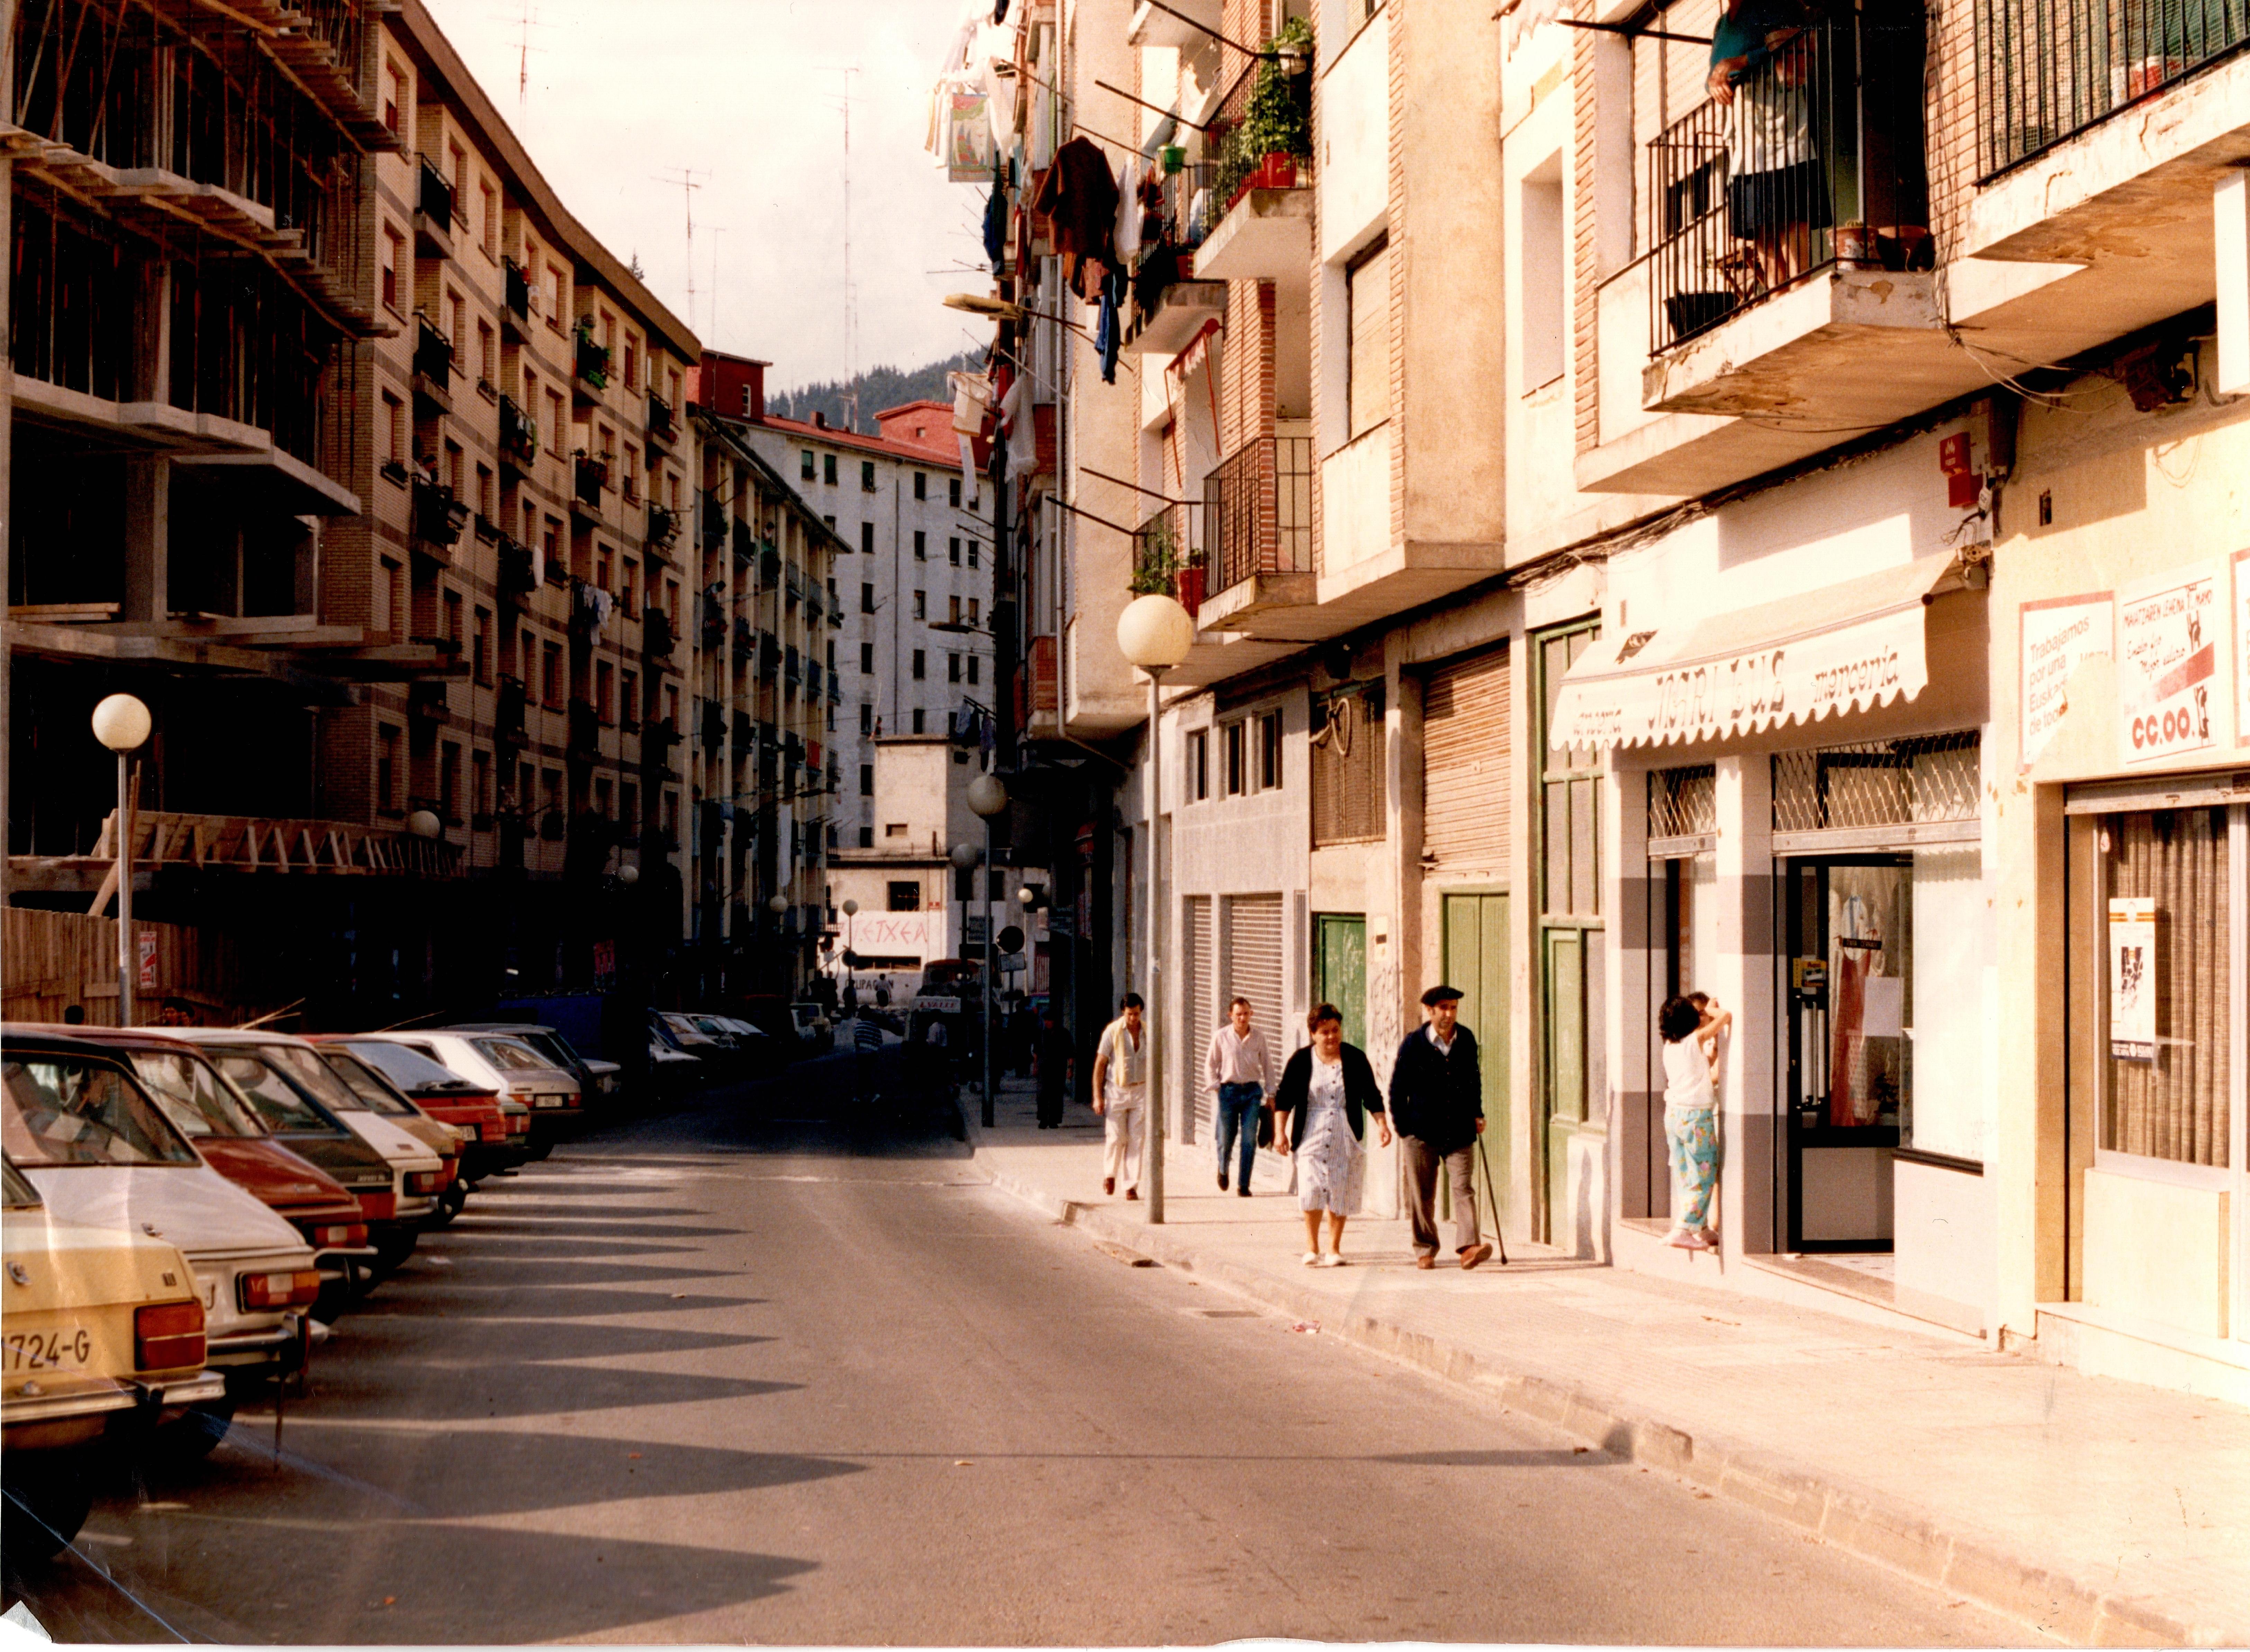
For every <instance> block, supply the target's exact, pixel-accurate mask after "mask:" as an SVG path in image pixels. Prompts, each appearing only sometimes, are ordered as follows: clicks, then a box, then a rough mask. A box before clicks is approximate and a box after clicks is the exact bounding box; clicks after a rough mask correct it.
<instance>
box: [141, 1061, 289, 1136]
mask: <svg viewBox="0 0 2250 1652" xmlns="http://www.w3.org/2000/svg"><path fill="white" fill-rule="evenodd" d="M132 1061H133V1071H134V1072H135V1075H138V1076H139V1078H140V1080H141V1083H142V1084H143V1085H145V1086H146V1087H147V1088H148V1094H149V1095H151V1096H155V1098H156V1105H157V1106H159V1107H161V1108H162V1109H164V1116H165V1117H167V1118H169V1119H170V1120H171V1121H172V1123H174V1124H176V1125H177V1126H178V1127H179V1129H180V1130H181V1131H182V1132H183V1134H185V1135H188V1136H190V1137H195V1136H263V1135H265V1134H266V1127H265V1126H264V1125H263V1124H260V1123H259V1122H258V1115H257V1113H256V1112H255V1111H254V1110H252V1107H251V1105H250V1102H249V1101H248V1100H247V1099H246V1098H245V1097H244V1096H243V1095H242V1094H241V1092H240V1091H238V1090H237V1089H234V1088H233V1087H232V1086H231V1085H229V1084H228V1083H227V1082H226V1081H225V1080H224V1079H222V1078H221V1077H220V1076H219V1075H217V1073H215V1072H213V1071H212V1070H211V1064H210V1063H209V1062H208V1061H204V1060H202V1059H201V1058H200V1057H197V1056H194V1055H190V1054H188V1053H187V1052H186V1051H184V1050H135V1051H134V1052H133V1055H132Z"/></svg>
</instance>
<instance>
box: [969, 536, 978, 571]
mask: <svg viewBox="0 0 2250 1652" xmlns="http://www.w3.org/2000/svg"><path fill="white" fill-rule="evenodd" d="M969 565H970V567H971V568H974V567H975V566H976V565H977V542H976V541H975V540H973V539H972V540H970V542H969Z"/></svg>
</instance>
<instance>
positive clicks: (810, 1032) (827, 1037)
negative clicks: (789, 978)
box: [789, 1001, 836, 1054]
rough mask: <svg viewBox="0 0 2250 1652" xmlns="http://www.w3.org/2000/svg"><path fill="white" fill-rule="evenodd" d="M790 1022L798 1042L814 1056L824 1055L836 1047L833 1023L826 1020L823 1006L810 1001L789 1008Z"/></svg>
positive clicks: (826, 1015)
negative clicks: (793, 1025) (812, 1052)
mask: <svg viewBox="0 0 2250 1652" xmlns="http://www.w3.org/2000/svg"><path fill="white" fill-rule="evenodd" d="M789 1014H790V1020H791V1021H792V1022H793V1023H795V1025H796V1028H797V1040H798V1042H800V1043H802V1044H804V1046H805V1047H807V1048H809V1049H811V1050H812V1051H814V1052H815V1053H816V1054H825V1053H826V1052H827V1051H829V1050H832V1049H833V1048H834V1047H836V1026H835V1023H834V1022H832V1020H829V1018H828V1009H827V1006H825V1005H822V1004H815V1003H812V1002H810V1001H805V1002H800V1003H796V1004H792V1005H790V1006H789Z"/></svg>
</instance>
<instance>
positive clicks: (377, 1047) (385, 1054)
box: [344, 1038, 477, 1090]
mask: <svg viewBox="0 0 2250 1652" xmlns="http://www.w3.org/2000/svg"><path fill="white" fill-rule="evenodd" d="M344 1047H345V1048H346V1049H348V1050H349V1051H350V1052H351V1053H352V1054H355V1055H356V1056H358V1057H359V1058H360V1060H362V1061H365V1062H366V1063H367V1064H368V1065H369V1067H371V1068H374V1069H375V1070H376V1072H378V1073H380V1074H382V1075H383V1077H385V1078H387V1079H389V1080H390V1082H392V1083H394V1084H396V1085H397V1086H398V1087H399V1088H400V1089H408V1090H417V1089H426V1088H429V1087H431V1086H433V1085H451V1086H452V1088H453V1089H476V1088H477V1087H476V1086H475V1085H473V1084H472V1083H470V1082H469V1081H468V1080H466V1079H465V1078H463V1077H462V1076H461V1075H459V1073H456V1072H455V1071H453V1069H452V1068H450V1067H446V1066H444V1065H442V1064H441V1063H439V1062H438V1061H432V1060H431V1058H430V1057H429V1056H427V1055H424V1054H422V1052H421V1051H419V1050H410V1049H408V1048H407V1047H406V1046H404V1044H393V1043H392V1042H391V1041H390V1040H389V1039H383V1038H368V1039H351V1040H347V1041H346V1042H345V1044H344Z"/></svg>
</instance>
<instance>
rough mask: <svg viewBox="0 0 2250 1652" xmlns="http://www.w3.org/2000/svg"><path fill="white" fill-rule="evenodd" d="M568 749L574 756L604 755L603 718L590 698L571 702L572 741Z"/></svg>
mask: <svg viewBox="0 0 2250 1652" xmlns="http://www.w3.org/2000/svg"><path fill="white" fill-rule="evenodd" d="M567 750H568V751H569V755H570V756H571V757H584V758H592V757H600V756H601V755H602V719H601V715H600V714H599V713H598V712H597V711H596V710H595V709H594V702H592V701H590V700H573V701H572V702H570V743H569V747H568V748H567Z"/></svg>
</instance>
